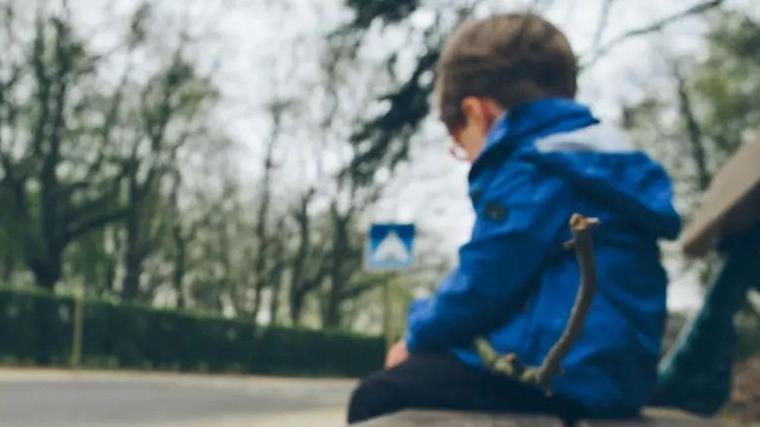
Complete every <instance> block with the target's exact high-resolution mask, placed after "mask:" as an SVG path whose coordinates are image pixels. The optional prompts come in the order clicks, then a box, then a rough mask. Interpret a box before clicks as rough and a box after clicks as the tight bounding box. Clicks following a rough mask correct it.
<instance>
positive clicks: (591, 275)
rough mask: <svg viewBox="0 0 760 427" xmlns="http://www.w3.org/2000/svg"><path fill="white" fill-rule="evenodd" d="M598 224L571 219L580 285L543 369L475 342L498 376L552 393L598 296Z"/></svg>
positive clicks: (482, 340) (582, 218) (592, 220)
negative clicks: (594, 233)
mask: <svg viewBox="0 0 760 427" xmlns="http://www.w3.org/2000/svg"><path fill="white" fill-rule="evenodd" d="M598 225H599V220H598V219H596V218H587V217H585V216H583V215H580V214H573V216H572V217H571V218H570V231H571V232H572V233H573V240H571V241H570V242H567V243H566V244H565V246H566V247H567V248H572V249H575V254H576V257H577V259H578V265H579V271H580V279H579V280H580V284H579V286H578V294H577V296H576V299H575V303H574V304H573V308H572V309H571V311H570V318H569V319H568V321H567V325H565V330H564V331H562V335H561V336H560V337H559V339H558V340H557V342H556V343H554V345H553V346H552V348H551V349H550V350H549V353H548V354H547V355H546V357H545V358H544V361H543V362H542V363H541V366H539V367H537V368H536V367H527V366H525V365H523V364H522V363H521V362H520V360H519V359H518V358H517V355H515V354H514V353H510V354H507V355H504V356H502V355H499V354H498V353H497V352H496V351H495V350H494V349H493V347H491V344H490V343H489V342H488V340H486V339H485V338H480V337H479V338H477V339H476V340H475V347H476V349H477V351H478V354H479V355H480V358H481V360H483V362H484V363H485V365H486V366H487V367H489V368H490V369H491V370H493V371H495V372H496V373H499V374H502V375H507V376H510V377H514V378H517V379H518V380H520V381H522V382H525V383H528V384H533V385H536V386H538V387H541V388H543V389H544V390H546V391H547V392H548V393H551V388H550V387H551V380H552V378H553V377H554V376H555V375H556V374H557V373H559V370H560V366H559V364H560V362H561V361H562V358H564V357H565V355H566V354H567V353H568V351H570V348H571V347H572V345H573V342H575V340H576V339H577V338H578V336H580V334H581V332H583V325H584V324H585V322H586V316H587V315H588V312H589V309H590V308H591V302H592V301H593V299H594V294H595V293H596V265H595V262H594V247H593V243H592V238H591V237H592V236H591V232H592V231H593V230H594V228H596V227H597V226H598Z"/></svg>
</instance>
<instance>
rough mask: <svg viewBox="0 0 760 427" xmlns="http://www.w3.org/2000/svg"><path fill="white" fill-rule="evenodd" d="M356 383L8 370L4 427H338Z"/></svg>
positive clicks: (1, 387)
mask: <svg viewBox="0 0 760 427" xmlns="http://www.w3.org/2000/svg"><path fill="white" fill-rule="evenodd" d="M354 385H355V382H354V381H351V380H340V379H293V378H274V377H250V376H225V375H223V376H213V375H180V374H165V373H131V372H127V373H125V372H109V371H65V370H38V369H34V370H31V369H0V426H2V427H38V426H59V427H74V426H76V427H94V426H114V427H126V426H131V427H206V426H208V427H274V426H287V427H291V426H292V427H298V426H309V427H337V426H343V425H345V423H344V419H345V407H346V403H347V401H348V397H349V394H350V392H351V389H352V388H353V387H354Z"/></svg>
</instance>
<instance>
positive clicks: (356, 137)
mask: <svg viewBox="0 0 760 427" xmlns="http://www.w3.org/2000/svg"><path fill="white" fill-rule="evenodd" d="M439 53H440V52H439V51H438V50H437V49H430V50H428V51H426V52H425V53H424V54H423V55H421V56H420V58H419V59H418V63H417V66H416V68H415V70H414V72H413V73H412V75H411V76H410V77H409V79H408V80H406V81H405V82H404V83H403V84H402V85H401V86H400V87H399V88H398V89H396V90H394V91H391V92H389V93H387V94H386V95H385V96H383V97H382V98H381V99H380V101H381V102H387V103H388V109H387V111H385V112H384V113H383V114H380V115H378V116H376V117H373V118H371V119H370V120H368V121H367V122H365V123H363V124H362V125H361V126H360V127H359V128H358V129H357V131H356V132H354V133H353V135H351V142H352V143H353V144H354V145H355V146H356V148H357V154H356V156H355V157H354V158H353V160H352V162H351V164H350V166H349V168H348V169H347V171H346V172H345V173H347V174H350V175H351V177H352V178H353V180H354V182H357V183H358V184H360V185H367V184H368V183H371V182H372V180H373V178H374V175H375V172H377V170H379V169H380V168H381V167H383V166H388V167H389V168H391V169H393V168H394V167H395V166H396V165H398V164H399V163H400V162H401V161H403V160H406V159H407V157H408V155H409V140H410V138H411V137H412V135H414V134H415V133H416V132H417V129H418V128H419V127H420V125H421V124H422V121H423V120H424V119H425V118H426V117H427V116H428V114H429V112H430V103H429V98H430V94H431V93H432V92H433V81H434V79H433V67H434V66H435V63H436V61H438V55H439Z"/></svg>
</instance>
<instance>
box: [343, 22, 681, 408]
mask: <svg viewBox="0 0 760 427" xmlns="http://www.w3.org/2000/svg"><path fill="white" fill-rule="evenodd" d="M576 78H577V65H576V60H575V56H574V54H573V51H572V49H571V47H570V44H569V43H568V41H567V39H566V38H565V36H564V35H563V34H562V33H561V32H560V31H559V30H557V28H555V27H554V26H553V25H552V24H550V23H549V22H547V21H546V20H544V19H542V18H540V17H538V16H535V15H530V14H526V15H519V14H512V15H503V16H495V17H492V18H488V19H483V20H476V21H471V22H467V23H465V24H464V25H462V26H461V28H459V29H458V30H457V31H456V33H455V34H454V35H453V37H452V38H451V39H450V40H449V41H448V43H447V44H446V46H445V48H444V50H443V53H442V56H441V58H440V61H439V64H438V87H437V92H438V104H439V105H438V106H439V108H440V114H441V119H442V120H443V122H444V123H445V124H446V126H447V128H448V130H449V133H450V134H451V136H452V138H453V140H454V141H455V144H456V145H457V146H458V148H459V150H461V151H462V152H463V153H464V155H465V157H466V158H467V159H468V160H470V161H471V162H472V167H471V170H470V174H469V195H470V198H471V200H472V205H473V208H474V210H475V213H476V221H475V226H474V228H473V231H472V236H471V238H470V241H469V242H468V243H466V244H465V245H464V246H462V248H461V249H460V252H459V266H458V267H457V268H456V269H455V270H454V271H453V272H452V273H451V274H450V275H449V276H448V277H447V278H446V279H445V280H444V282H443V284H442V285H441V287H440V289H439V290H438V291H437V293H436V294H435V295H434V296H433V297H432V298H430V299H427V300H422V301H416V302H414V303H413V304H412V307H411V309H410V313H409V327H408V331H407V334H406V336H405V340H404V341H403V342H401V343H398V344H396V345H395V346H394V347H393V348H392V349H391V350H390V351H389V353H388V356H387V362H386V365H387V366H386V368H387V369H386V370H384V371H381V372H378V373H375V374H373V375H371V376H369V377H368V378H366V379H365V380H364V381H363V382H362V383H361V385H360V386H359V387H358V388H357V389H356V390H355V391H354V394H353V396H352V398H351V403H350V407H349V415H348V418H349V422H356V421H360V420H363V419H367V418H371V417H375V416H378V415H382V414H386V413H389V412H394V411H397V410H400V409H404V408H440V409H455V410H479V411H517V412H540V413H549V414H554V415H558V416H561V417H565V418H576V417H588V416H628V415H635V414H636V413H637V412H638V411H639V409H640V408H641V406H642V405H644V404H645V403H646V402H647V399H648V398H649V397H650V394H651V393H652V389H653V386H654V384H655V377H656V363H657V358H658V355H659V353H660V339H661V337H662V333H663V326H664V321H665V314H666V313H665V286H666V283H667V278H666V275H665V272H664V270H663V268H662V266H661V265H660V259H659V258H660V255H659V251H658V247H657V240H658V239H659V238H674V237H676V236H677V234H678V232H679V229H680V219H679V216H678V214H677V213H676V212H675V210H674V209H673V206H672V205H671V196H672V192H671V185H670V182H669V180H668V177H667V175H666V174H665V172H664V171H663V169H662V168H661V167H660V166H659V165H658V164H657V163H655V162H653V161H652V160H651V159H649V158H648V157H647V156H646V155H644V154H642V153H640V152H637V151H635V150H634V149H633V148H632V146H631V145H630V143H629V142H628V140H627V139H626V136H625V135H624V134H623V133H622V132H621V131H619V130H616V129H614V128H611V127H608V126H605V125H602V124H600V123H599V120H598V119H596V118H595V117H594V116H593V115H592V114H591V112H590V111H589V109H588V108H587V107H585V106H584V105H581V104H579V103H577V102H575V101H574V100H573V99H574V97H575V92H576ZM575 212H577V213H581V214H583V215H586V216H590V217H597V218H599V219H600V220H601V224H602V225H601V226H600V227H599V228H598V229H597V230H596V231H595V232H594V244H595V255H596V266H597V274H598V290H597V293H596V296H595V298H594V301H593V303H592V306H591V309H590V311H589V314H588V317H587V319H586V322H585V326H584V329H583V332H582V334H581V336H580V337H579V338H578V339H577V340H576V341H575V343H574V345H573V347H572V349H571V350H570V352H569V353H568V354H567V355H566V357H565V358H564V359H563V361H562V374H561V375H559V376H557V377H556V378H555V379H554V380H553V381H552V389H553V391H554V393H553V394H551V395H547V394H546V393H544V391H542V390H539V389H537V388H534V387H532V386H529V385H526V384H523V383H520V382H517V381H515V380H512V379H510V378H508V377H506V376H501V375H498V374H495V373H491V372H489V371H487V370H486V369H485V368H484V367H483V364H482V362H481V360H480V358H479V356H478V354H477V353H476V352H475V351H474V350H473V348H472V342H473V340H474V339H475V338H476V337H478V336H484V337H486V338H487V339H488V340H489V341H490V343H491V346H492V347H493V348H494V349H495V350H497V351H498V352H499V353H501V354H507V353H514V354H516V355H517V356H518V357H519V359H520V360H521V361H522V362H524V363H525V364H528V365H533V366H536V365H539V364H540V363H541V361H542V360H543V358H544V357H545V356H546V353H547V351H548V350H549V348H550V347H551V346H552V345H553V344H554V342H555V341H557V338H558V337H559V336H560V334H561V333H562V330H563V329H564V327H565V324H566V322H567V320H568V317H569V313H570V309H571V307H572V305H573V302H574V299H575V294H576V292H577V290H578V266H577V263H576V260H575V254H574V253H573V251H569V250H565V249H563V246H562V243H563V242H564V241H566V240H568V239H569V238H570V233H569V231H568V229H567V222H568V219H569V218H570V216H571V215H572V214H573V213H575Z"/></svg>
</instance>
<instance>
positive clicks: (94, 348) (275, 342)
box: [0, 289, 384, 376]
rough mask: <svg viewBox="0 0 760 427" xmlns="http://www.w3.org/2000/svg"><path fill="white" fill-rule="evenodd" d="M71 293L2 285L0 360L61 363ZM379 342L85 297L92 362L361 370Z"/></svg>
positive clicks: (299, 371)
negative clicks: (44, 291) (260, 325)
mask: <svg viewBox="0 0 760 427" xmlns="http://www.w3.org/2000/svg"><path fill="white" fill-rule="evenodd" d="M73 307H74V300H73V298H72V297H70V296H60V295H52V294H46V293H42V292H20V291H17V290H7V289H0V361H3V360H6V361H8V360H11V361H15V362H17V363H18V362H21V363H26V362H30V363H37V364H51V365H65V364H67V363H68V362H69V358H70V355H71V337H72V322H73V317H74V315H73V313H74V312H73ZM383 353H384V341H383V339H382V338H380V337H369V336H361V335H354V334H348V333H344V332H336V331H317V330H309V329H298V328H283V327H259V328H254V327H253V326H252V325H251V324H250V323H247V322H244V321H240V320H232V319H225V318H221V317H213V316H205V315H197V314H190V313H183V312H177V311H172V310H163V309H155V308H149V307H144V306H139V305H131V304H114V303H110V302H105V301H99V300H90V299H88V300H86V301H85V305H84V342H83V351H82V361H83V364H84V365H86V366H87V365H89V366H100V367H103V366H107V367H127V368H147V369H169V370H182V371H209V372H245V373H260V374H288V375H336V376H361V375H364V374H366V373H368V372H371V371H373V370H375V369H378V368H380V367H381V366H382V358H383Z"/></svg>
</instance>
